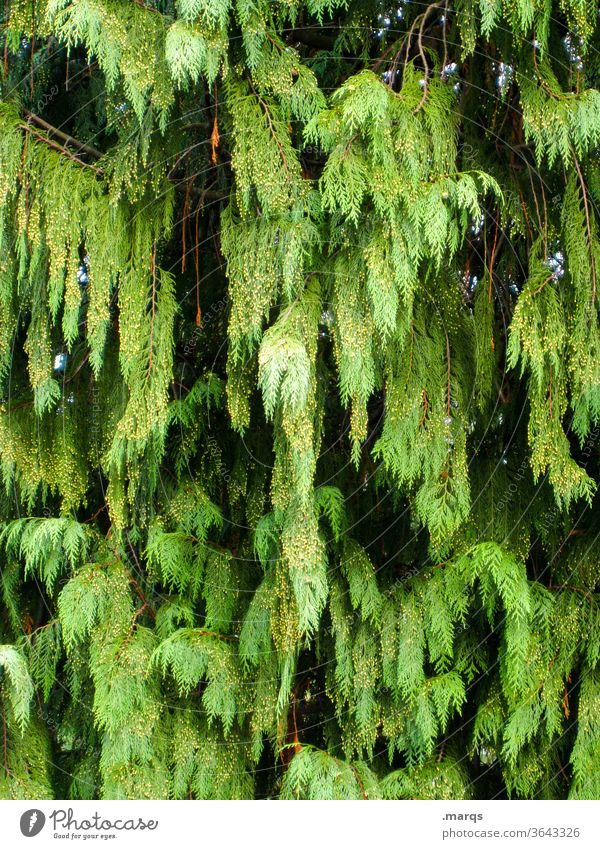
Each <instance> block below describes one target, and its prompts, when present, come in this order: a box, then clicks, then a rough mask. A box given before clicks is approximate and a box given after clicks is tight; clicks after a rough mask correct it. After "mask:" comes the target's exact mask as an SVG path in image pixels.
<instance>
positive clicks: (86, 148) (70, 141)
mask: <svg viewBox="0 0 600 849" xmlns="http://www.w3.org/2000/svg"><path fill="white" fill-rule="evenodd" d="M23 114H24V115H25V117H26V118H27V120H28V121H33V123H34V124H37V125H38V126H39V127H41V128H42V129H44V130H46V132H48V133H50V134H51V135H53V136H56V137H57V138H59V139H60V140H61V141H62V142H64V144H66V145H71V146H72V147H76V148H77V149H78V150H81V151H82V152H83V153H89V155H90V156H93V157H94V159H101V158H102V156H103V154H102V152H101V151H99V150H97V149H96V148H95V147H92V146H91V145H89V144H84V143H83V142H80V141H77V139H74V138H73V137H72V136H69V135H67V133H63V131H62V130H59V129H58V127H53V126H52V124H49V123H48V122H47V121H45V120H44V119H43V118H40V116H39V115H35V114H34V113H33V112H30V111H29V110H28V109H24V110H23Z"/></svg>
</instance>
